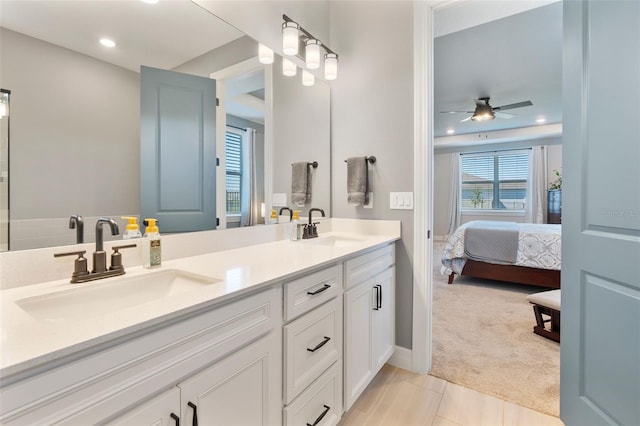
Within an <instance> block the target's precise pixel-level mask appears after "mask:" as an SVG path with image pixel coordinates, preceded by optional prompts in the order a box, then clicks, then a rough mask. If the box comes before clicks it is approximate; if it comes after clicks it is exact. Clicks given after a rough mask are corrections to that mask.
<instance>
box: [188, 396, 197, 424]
mask: <svg viewBox="0 0 640 426" xmlns="http://www.w3.org/2000/svg"><path fill="white" fill-rule="evenodd" d="M187 405H188V406H189V407H191V408H193V422H192V423H191V424H192V425H193V426H198V407H197V406H196V404H194V403H193V402H191V401H189V402H187Z"/></svg>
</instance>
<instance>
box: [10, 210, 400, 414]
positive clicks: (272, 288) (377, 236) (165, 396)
mask: <svg viewBox="0 0 640 426" xmlns="http://www.w3.org/2000/svg"><path fill="white" fill-rule="evenodd" d="M263 228H264V229H263V230H257V231H256V230H254V231H253V232H258V233H260V232H262V235H261V236H259V237H258V238H256V239H257V240H258V242H259V243H258V244H256V243H253V244H251V242H250V234H249V233H247V232H246V230H226V231H216V232H215V236H213V235H214V233H204V234H201V233H196V234H186V235H185V236H181V237H177V236H176V237H175V238H172V236H165V237H163V246H164V248H163V249H168V250H167V251H168V252H169V258H170V259H171V260H165V261H163V264H162V267H161V268H158V269H151V270H147V269H143V268H141V267H140V266H135V263H136V262H135V260H134V261H133V263H134V266H133V267H132V266H131V265H129V266H128V265H127V263H125V267H126V269H127V273H126V275H123V276H120V277H113V278H106V279H103V280H98V281H94V282H89V283H84V284H69V279H63V280H55V281H48V282H43V283H37V284H30V285H22V286H19V287H15V288H8V289H5V290H2V291H1V292H0V303H1V305H0V309H1V311H0V312H1V324H2V329H1V333H2V351H1V359H0V380H1V382H0V399H1V400H2V404H1V407H0V410H1V411H0V423H2V424H7V425H11V424H82V425H86V424H119V425H120V424H122V425H124V424H129V425H142V424H169V425H173V424H175V425H179V424H182V425H195V424H198V422H199V423H200V424H206V425H210V424H224V425H231V424H241V425H258V424H263V425H266V424H269V425H281V424H283V425H294V424H295V425H298V424H308V425H327V424H335V423H337V422H338V420H339V419H340V418H341V416H342V413H343V412H344V411H346V410H347V409H349V408H350V407H351V405H352V404H353V403H354V402H355V401H356V399H357V398H358V397H359V396H360V394H361V393H362V391H363V390H364V389H365V387H366V386H367V385H368V383H369V382H370V381H371V379H372V378H373V377H374V376H375V374H376V373H377V372H378V371H379V369H380V368H381V367H382V365H383V364H384V363H385V362H386V361H387V360H388V359H389V357H390V356H391V355H392V353H393V350H394V311H395V299H394V294H395V266H394V264H395V241H397V240H398V239H399V238H400V223H399V222H396V221H364V220H355V219H353V220H352V219H327V220H324V221H322V222H321V223H320V225H319V226H318V232H319V235H320V236H319V238H314V239H311V240H305V241H290V240H288V239H284V233H285V232H284V229H285V228H284V226H282V225H273V226H268V227H263ZM197 234H201V235H200V236H199V235H197ZM205 237H206V238H207V241H204V240H202V241H199V239H200V238H205ZM248 237H249V238H248ZM211 238H217V239H218V240H217V241H216V243H217V248H216V249H214V250H212V249H211V248H210V244H211V242H210V239H211ZM242 240H244V241H245V242H244V243H243V242H241V241H242ZM239 241H240V242H239ZM180 244H184V247H183V250H181V249H180ZM169 247H171V248H169ZM135 250H136V249H133V251H135ZM180 253H186V254H185V255H184V257H180V255H179V254H180ZM133 256H135V253H133V254H130V259H134V257H133ZM165 259H166V257H165ZM126 260H127V258H126V257H125V261H126ZM0 266H2V264H1V263H0ZM14 273H15V271H14ZM15 275H16V276H17V275H18V274H15Z"/></svg>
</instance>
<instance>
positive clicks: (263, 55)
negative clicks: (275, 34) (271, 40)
mask: <svg viewBox="0 0 640 426" xmlns="http://www.w3.org/2000/svg"><path fill="white" fill-rule="evenodd" d="M258 61H259V62H260V63H261V64H272V63H273V50H271V49H269V48H268V47H267V46H265V45H264V44H262V43H258Z"/></svg>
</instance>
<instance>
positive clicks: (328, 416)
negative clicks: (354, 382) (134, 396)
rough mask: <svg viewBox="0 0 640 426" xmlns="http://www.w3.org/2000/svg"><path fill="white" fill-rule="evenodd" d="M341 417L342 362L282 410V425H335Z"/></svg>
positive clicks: (333, 366) (337, 363)
mask: <svg viewBox="0 0 640 426" xmlns="http://www.w3.org/2000/svg"><path fill="white" fill-rule="evenodd" d="M323 413H324V415H323ZM320 417H322V418H321V419H320ZM341 417H342V362H340V361H338V362H336V363H335V364H333V365H332V366H331V367H329V369H327V371H325V372H324V373H322V375H321V376H320V377H319V378H318V380H316V381H315V382H313V384H312V385H311V386H309V387H308V388H307V389H305V391H304V392H302V393H301V394H300V396H298V397H297V398H296V399H295V400H294V401H293V402H292V403H291V404H289V405H287V406H286V407H285V408H284V422H283V424H284V425H285V426H294V425H295V426H299V425H305V424H307V425H313V424H315V425H316V426H325V425H335V424H336V423H338V421H339V420H340V418H341ZM318 419H320V420H318ZM316 422H317V423H316Z"/></svg>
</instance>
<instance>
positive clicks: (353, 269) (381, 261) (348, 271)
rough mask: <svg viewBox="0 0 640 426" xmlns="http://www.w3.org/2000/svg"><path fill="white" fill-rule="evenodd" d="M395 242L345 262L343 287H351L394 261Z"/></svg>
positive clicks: (386, 267) (384, 268)
mask: <svg viewBox="0 0 640 426" xmlns="http://www.w3.org/2000/svg"><path fill="white" fill-rule="evenodd" d="M395 247H396V246H395V244H389V245H387V246H384V247H382V248H380V249H378V250H376V251H372V252H371V253H367V254H363V255H362V256H359V257H356V258H355V259H350V260H347V261H346V262H345V280H346V282H345V289H347V288H351V287H353V286H355V285H358V284H360V283H361V282H364V281H366V280H367V279H369V278H371V277H373V276H374V275H377V274H378V273H380V272H382V271H384V270H386V269H388V268H389V267H390V266H392V265H394V264H395V263H396V258H395Z"/></svg>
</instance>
